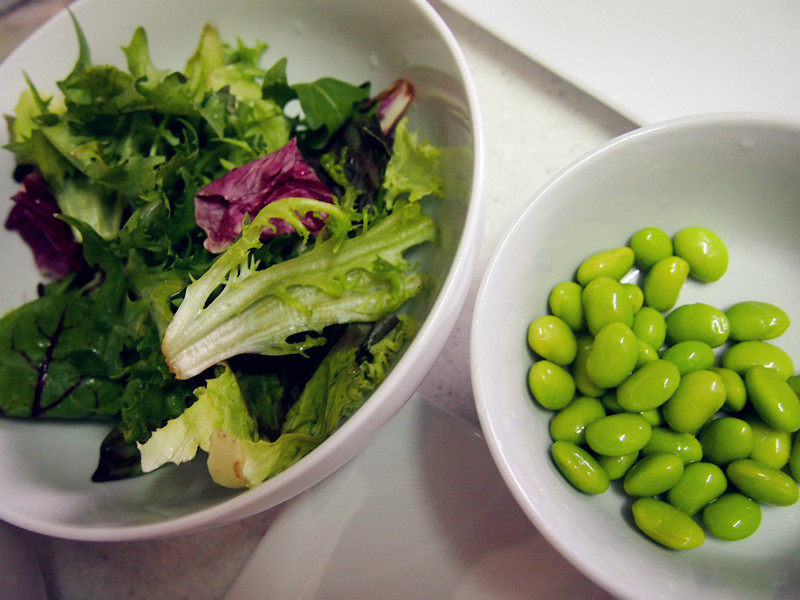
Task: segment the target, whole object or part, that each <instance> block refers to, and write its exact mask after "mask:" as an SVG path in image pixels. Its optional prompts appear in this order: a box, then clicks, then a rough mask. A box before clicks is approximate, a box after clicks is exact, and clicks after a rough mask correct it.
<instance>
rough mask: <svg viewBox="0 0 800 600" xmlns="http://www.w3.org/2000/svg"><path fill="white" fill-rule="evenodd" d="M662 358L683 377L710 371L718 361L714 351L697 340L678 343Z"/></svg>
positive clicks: (665, 352) (662, 355) (667, 350)
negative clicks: (692, 373)
mask: <svg viewBox="0 0 800 600" xmlns="http://www.w3.org/2000/svg"><path fill="white" fill-rule="evenodd" d="M661 358H663V359H664V360H668V361H669V362H671V363H672V364H674V365H675V366H676V367H678V372H679V373H680V374H681V375H686V374H687V373H691V372H692V371H702V370H707V369H710V368H711V367H712V366H714V361H715V360H716V357H715V356H714V349H713V348H712V347H711V346H709V345H708V344H706V343H705V342H699V341H697V340H687V341H685V342H678V343H677V344H675V345H674V346H670V347H669V348H667V349H666V350H664V352H663V353H662V354H661Z"/></svg>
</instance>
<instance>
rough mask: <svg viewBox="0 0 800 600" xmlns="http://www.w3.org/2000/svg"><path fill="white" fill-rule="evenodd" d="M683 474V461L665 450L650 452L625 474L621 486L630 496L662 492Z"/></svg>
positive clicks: (654, 494) (653, 494) (655, 494)
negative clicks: (655, 452)
mask: <svg viewBox="0 0 800 600" xmlns="http://www.w3.org/2000/svg"><path fill="white" fill-rule="evenodd" d="M682 476H683V461H682V460H681V459H680V458H678V457H677V456H675V455H674V454H670V453H667V452H660V453H657V454H650V455H648V456H645V457H644V458H642V459H641V460H639V461H638V462H637V463H636V464H635V465H633V467H631V468H630V470H628V472H627V473H626V474H625V479H624V480H623V482H622V487H623V489H624V490H625V492H626V493H627V494H629V495H630V496H657V495H658V494H663V493H664V492H666V491H667V490H668V489H670V488H671V487H672V486H674V485H675V484H676V483H678V481H680V479H681V477H682Z"/></svg>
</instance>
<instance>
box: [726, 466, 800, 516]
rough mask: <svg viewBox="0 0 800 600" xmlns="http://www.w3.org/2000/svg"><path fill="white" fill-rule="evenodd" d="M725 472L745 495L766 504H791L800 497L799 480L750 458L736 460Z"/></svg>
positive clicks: (729, 479)
mask: <svg viewBox="0 0 800 600" xmlns="http://www.w3.org/2000/svg"><path fill="white" fill-rule="evenodd" d="M725 473H726V474H727V476H728V481H730V482H731V483H732V484H733V485H735V486H736V487H737V488H738V489H739V491H740V492H742V493H743V494H744V495H745V496H749V497H750V498H752V499H753V500H755V501H756V502H763V503H764V504H777V505H778V506H790V505H792V504H794V503H795V502H797V500H798V498H800V489H798V487H797V482H796V481H795V480H794V479H792V478H791V477H789V475H787V474H786V473H784V472H783V471H781V470H779V469H774V468H772V467H769V466H767V465H764V464H762V463H760V462H758V461H755V460H752V459H750V458H742V459H740V460H735V461H733V462H732V463H731V464H729V465H728V467H727V469H726V470H725Z"/></svg>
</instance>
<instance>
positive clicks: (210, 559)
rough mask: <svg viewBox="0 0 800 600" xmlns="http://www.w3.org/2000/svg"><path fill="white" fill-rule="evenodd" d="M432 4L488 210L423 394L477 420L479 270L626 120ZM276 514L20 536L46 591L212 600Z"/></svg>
mask: <svg viewBox="0 0 800 600" xmlns="http://www.w3.org/2000/svg"><path fill="white" fill-rule="evenodd" d="M67 4H68V2H66V1H65V0H34V1H31V2H28V3H27V4H25V5H23V6H21V7H20V8H17V9H16V10H14V11H12V12H10V13H8V14H6V15H4V16H2V17H0V56H5V55H6V54H7V53H8V52H10V51H11V50H12V49H13V48H14V47H15V46H16V45H17V44H18V43H19V42H21V41H22V40H23V39H24V38H25V37H27V35H29V34H30V33H31V32H32V31H33V30H34V29H35V27H36V26H38V24H40V23H41V22H42V21H44V20H45V19H46V18H48V17H49V16H50V15H52V14H54V13H55V12H56V11H58V10H60V9H61V8H62V7H64V6H66V5H67ZM433 6H434V8H435V9H436V10H438V11H439V12H440V14H441V15H442V16H443V18H444V19H445V21H446V22H447V23H448V25H449V26H450V28H451V29H452V31H453V33H454V34H455V36H456V38H457V39H458V41H459V42H460V44H461V45H462V48H463V51H464V53H465V55H466V57H467V60H468V62H469V63H470V66H471V69H472V72H473V75H474V78H475V82H476V86H477V90H478V95H479V99H480V102H481V108H482V112H483V117H484V125H485V137H486V158H487V163H486V173H485V175H486V178H485V183H486V185H485V204H486V218H485V231H484V235H483V241H482V247H481V253H480V257H479V262H478V270H477V273H476V277H475V279H474V281H473V284H472V288H471V293H470V294H469V297H468V299H467V303H466V305H465V307H464V309H463V311H462V312H461V315H460V317H459V320H458V323H457V325H456V327H455V330H454V331H453V333H452V335H451V337H450V339H449V341H448V342H447V344H446V346H445V349H444V351H443V352H442V354H441V356H440V357H439V358H438V360H437V361H436V363H435V364H434V365H433V366H432V368H431V370H430V373H429V375H428V376H427V378H426V379H425V381H424V382H423V384H422V386H421V388H420V392H421V393H422V395H423V396H425V397H426V398H428V399H430V400H431V401H433V402H435V403H437V404H439V405H441V406H443V407H445V408H447V409H448V410H451V411H453V412H455V413H457V414H459V415H460V416H462V417H464V418H465V419H467V420H468V421H471V422H473V423H476V422H477V417H476V413H475V408H474V405H473V401H472V388H471V385H470V377H469V323H470V316H471V314H472V308H473V304H474V300H475V295H476V292H477V289H478V284H479V281H480V277H481V275H482V274H483V272H484V270H485V268H486V266H487V264H488V262H489V260H490V257H491V255H492V253H493V250H494V248H495V246H496V244H497V243H498V241H499V239H500V238H501V236H502V235H503V232H504V231H505V230H506V228H507V227H508V226H509V224H510V223H511V221H512V220H513V218H514V216H515V215H516V214H517V213H518V212H519V211H520V210H521V209H522V207H523V205H524V204H525V203H526V201H527V200H528V198H529V197H530V196H531V195H532V194H533V193H534V192H535V191H536V189H537V188H538V187H540V186H541V185H542V184H543V183H545V182H546V181H547V180H548V179H549V178H550V177H551V176H552V175H553V174H555V173H556V172H557V171H558V170H560V169H561V168H562V167H564V166H566V165H567V164H568V163H569V162H571V161H572V160H573V159H575V158H577V157H579V156H580V155H582V154H583V153H585V152H587V151H589V150H590V149H592V148H593V147H595V146H597V145H599V144H600V143H602V142H604V141H606V140H608V139H610V138H612V137H615V136H617V135H619V134H621V133H624V132H626V131H629V130H630V129H632V128H633V127H634V125H633V124H632V123H631V122H630V121H628V120H626V119H625V118H623V117H621V116H619V115H618V114H616V113H614V112H613V111H611V110H610V109H608V108H606V107H605V106H603V105H602V104H600V103H598V102H597V101H595V100H594V99H592V98H590V97H589V96H587V95H586V94H584V93H583V92H581V91H580V90H578V89H577V88H575V87H574V86H572V85H571V84H570V83H568V82H566V81H564V80H563V79H561V78H560V77H558V76H557V75H555V74H553V73H551V72H550V71H548V70H546V69H544V68H543V67H541V66H539V65H538V64H536V63H534V62H532V61H530V60H529V59H527V58H526V57H524V56H523V55H521V54H519V53H518V52H516V51H515V50H513V49H511V48H510V47H508V46H506V45H504V44H503V43H502V42H501V41H499V40H498V39H496V38H495V37H493V36H492V35H490V34H488V33H486V32H485V31H484V30H482V29H481V28H480V27H478V26H477V25H475V24H473V23H471V22H470V21H468V20H466V19H464V18H462V17H461V16H460V15H458V14H457V13H455V12H453V11H452V10H450V9H449V8H448V7H447V6H446V5H444V4H442V3H440V2H434V3H433ZM481 343H492V340H482V341H481ZM278 510H280V509H279V508H278V509H274V510H272V511H268V512H266V513H264V514H262V515H258V516H255V517H252V518H249V519H246V520H244V521H241V522H238V523H235V524H233V525H227V526H223V527H220V528H217V529H213V530H209V531H205V532H201V533H197V534H193V535H187V536H181V537H175V538H167V539H161V540H156V541H150V542H146V543H143V542H125V543H87V542H74V541H68V540H58V539H52V538H48V537H45V536H40V535H36V534H26V536H27V537H28V538H29V539H30V542H31V544H32V546H33V548H34V550H35V552H36V553H37V554H38V556H39V558H40V560H41V564H42V569H43V573H44V577H45V582H46V586H47V589H48V594H49V596H50V597H51V598H58V599H60V600H72V599H75V600H93V599H107V598H115V599H123V598H148V599H150V600H158V599H170V600H177V599H182V598H186V599H192V600H212V599H220V598H222V597H223V596H224V594H225V591H226V590H227V589H228V587H229V586H230V584H231V583H232V581H233V580H234V579H235V577H236V575H237V573H238V572H239V570H240V569H241V567H242V566H243V564H244V562H245V561H246V560H247V558H248V556H249V555H250V553H251V552H252V550H253V548H254V547H255V545H256V544H257V543H258V541H259V539H260V538H261V536H262V534H263V533H264V532H265V531H266V530H267V528H268V527H269V524H270V522H271V521H272V519H273V518H274V515H275V514H276V512H277V511H278ZM567 576H568V574H567ZM1 597H2V591H1V590H0V598H1Z"/></svg>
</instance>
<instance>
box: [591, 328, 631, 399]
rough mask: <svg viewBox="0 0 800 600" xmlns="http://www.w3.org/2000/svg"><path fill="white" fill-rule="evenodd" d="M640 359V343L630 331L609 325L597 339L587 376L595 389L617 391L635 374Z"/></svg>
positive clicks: (599, 332)
mask: <svg viewBox="0 0 800 600" xmlns="http://www.w3.org/2000/svg"><path fill="white" fill-rule="evenodd" d="M638 357H639V343H638V341H637V339H636V336H635V335H634V333H633V331H631V328H630V327H628V326H627V325H625V324H624V323H619V322H614V323H609V324H608V325H605V326H604V327H603V328H602V329H601V330H600V331H598V332H597V335H596V336H595V338H594V342H593V343H592V347H591V348H590V349H589V353H588V354H587V356H586V373H587V375H588V376H589V379H591V380H592V381H593V382H594V384H595V385H597V386H600V387H604V388H610V387H614V386H617V385H619V384H620V383H622V382H623V381H625V378H626V377H628V376H629V375H630V374H631V373H632V372H633V369H634V367H635V366H636V361H637V360H638Z"/></svg>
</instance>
